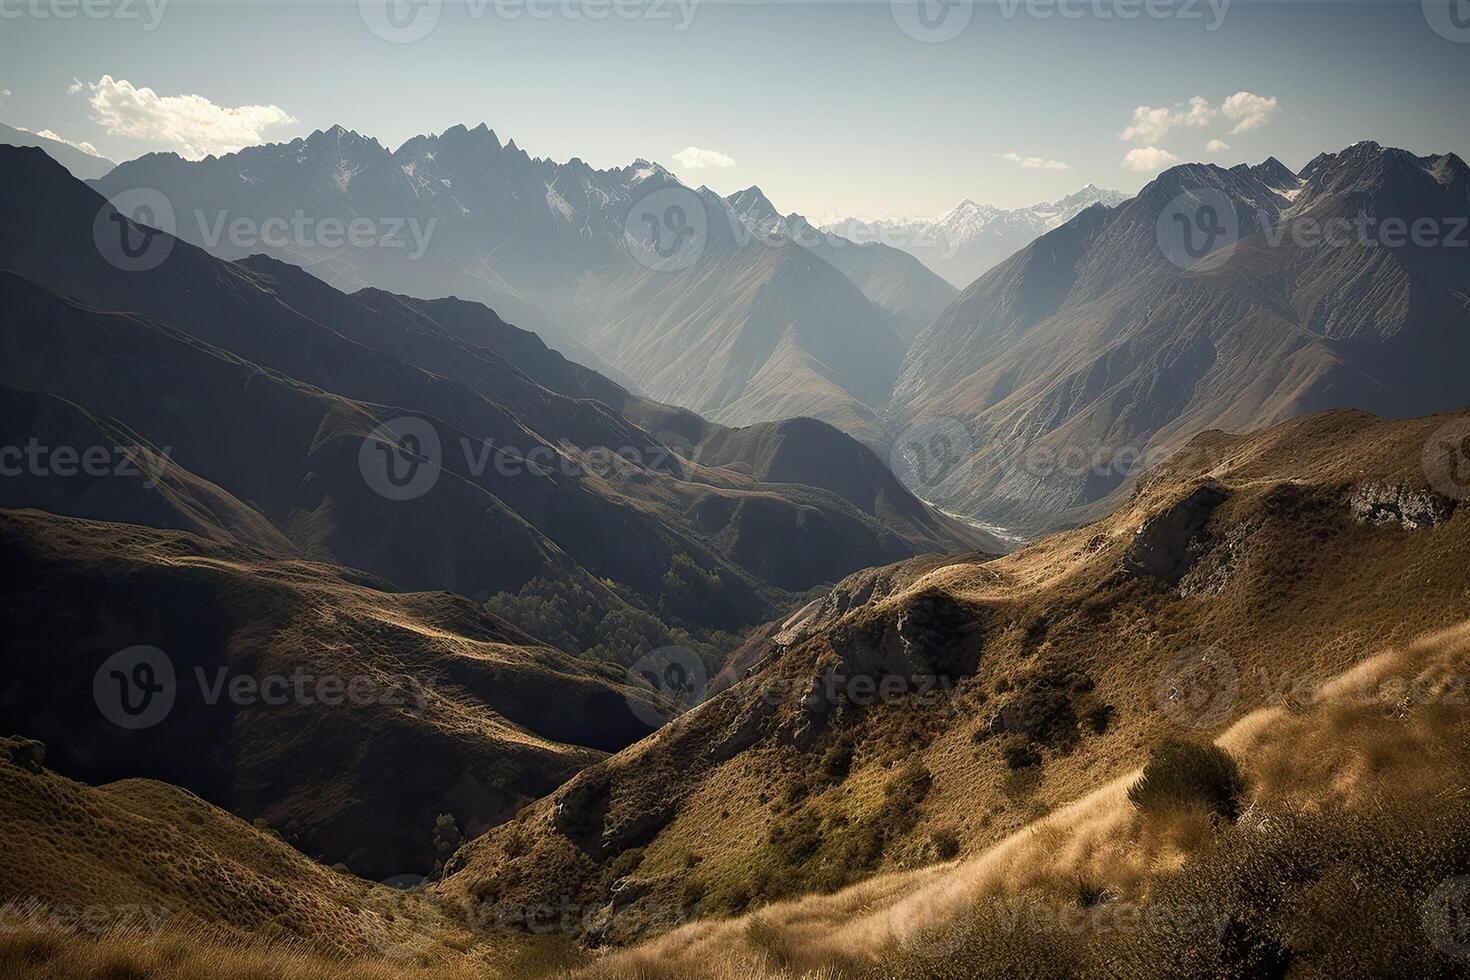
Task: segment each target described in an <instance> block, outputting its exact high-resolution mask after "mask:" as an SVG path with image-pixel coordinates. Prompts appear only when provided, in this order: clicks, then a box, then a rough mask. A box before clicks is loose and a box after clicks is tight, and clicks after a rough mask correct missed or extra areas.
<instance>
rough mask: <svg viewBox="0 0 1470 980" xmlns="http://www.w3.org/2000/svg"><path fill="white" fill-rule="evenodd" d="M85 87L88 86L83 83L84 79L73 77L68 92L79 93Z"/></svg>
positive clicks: (68, 93)
mask: <svg viewBox="0 0 1470 980" xmlns="http://www.w3.org/2000/svg"><path fill="white" fill-rule="evenodd" d="M84 88H86V86H85V85H83V84H82V80H81V79H80V78H73V79H72V80H71V84H70V85H68V86H67V87H66V94H67V95H78V94H80V93H81V91H82V89H84Z"/></svg>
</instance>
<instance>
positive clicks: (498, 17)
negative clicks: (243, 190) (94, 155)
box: [0, 0, 1470, 222]
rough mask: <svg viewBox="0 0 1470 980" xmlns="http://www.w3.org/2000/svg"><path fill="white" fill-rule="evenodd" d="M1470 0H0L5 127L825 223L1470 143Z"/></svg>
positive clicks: (0, 110) (120, 150) (111, 150)
mask: <svg viewBox="0 0 1470 980" xmlns="http://www.w3.org/2000/svg"><path fill="white" fill-rule="evenodd" d="M1452 2H1453V3H1455V4H1457V5H1458V7H1456V8H1450V7H1449V6H1447V5H1446V4H1445V3H1443V2H1442V0H1424V3H1423V4H1421V3H1420V2H1418V0H1412V2H1411V0H1392V2H1389V0H1383V2H1369V0H1357V2H1333V3H1302V2H1286V3H1282V2H1273V3H1262V2H1243V0H1235V2H1232V0H981V2H977V3H974V4H971V3H970V2H969V0H949V2H948V3H947V4H940V3H939V0H894V2H893V3H890V2H888V0H882V2H878V0H868V2H856V0H842V2H810V0H808V2H753V0H724V2H715V0H329V2H320V0H313V2H284V3H281V2H277V3H266V2H257V0H229V2H226V0H0V122H5V123H8V124H10V125H12V126H18V127H22V128H25V129H29V130H31V131H34V132H40V131H43V130H44V131H46V132H48V133H51V134H55V135H56V136H58V137H60V138H63V139H65V140H68V141H70V142H74V143H79V144H81V143H85V144H87V145H88V146H90V147H93V148H95V149H96V150H97V151H98V152H100V153H101V154H103V155H105V156H108V157H110V158H112V159H114V160H122V159H128V158H131V157H135V156H139V155H141V154H143V153H146V152H152V151H160V150H170V151H174V152H179V153H182V154H184V155H186V156H190V157H199V156H202V155H204V154H206V153H223V152H228V151H230V150H233V149H236V148H238V147H239V146H242V145H249V144H252V143H258V142H279V141H288V140H290V139H293V138H296V137H298V136H305V135H307V134H309V133H310V132H312V131H313V130H315V129H325V128H328V127H330V126H331V125H333V124H341V125H343V126H346V127H348V128H350V129H354V130H356V131H358V132H360V133H363V134H365V135H369V136H373V137H375V138H377V139H378V140H379V141H380V142H382V143H384V144H385V145H387V146H389V147H396V146H398V145H399V144H400V143H402V142H403V141H404V140H406V139H408V138H409V137H411V136H413V135H416V134H420V133H428V132H440V131H442V130H444V129H446V128H448V127H450V126H452V125H455V124H456V123H465V124H467V125H471V126H473V125H476V124H478V123H481V122H483V123H485V124H487V125H489V126H490V128H492V129H494V130H495V131H496V132H497V134H499V136H500V137H501V139H502V140H509V139H514V140H515V141H516V143H517V145H519V146H520V147H522V148H523V149H525V150H527V151H528V152H530V153H532V154H533V155H535V156H545V157H551V158H553V159H556V160H566V159H569V158H571V157H574V156H576V157H581V158H582V159H583V160H585V161H587V162H588V163H590V164H592V165H593V166H596V167H618V166H623V165H625V164H627V163H629V162H631V161H632V160H634V159H636V158H640V157H642V158H646V159H650V160H654V161H657V162H659V163H661V164H663V165H664V166H666V167H668V168H669V169H670V170H671V171H673V172H674V173H675V174H676V175H678V176H679V177H680V178H681V179H683V180H684V181H686V182H687V183H690V184H694V185H698V184H707V185H708V186H710V187H712V188H714V189H715V190H718V191H720V192H721V193H730V192H732V191H735V190H738V189H740V188H743V187H747V186H750V185H752V184H758V185H759V186H760V187H761V188H762V189H763V190H764V191H765V192H766V194H767V195H768V196H769V197H770V198H771V199H772V201H773V202H774V203H775V204H776V205H777V206H778V207H779V208H781V209H782V210H783V211H792V210H795V211H800V212H802V213H803V214H805V215H807V216H808V217H809V218H811V219H812V220H814V221H818V222H820V221H824V220H836V219H838V218H841V217H845V216H849V215H858V216H862V217H869V218H881V217H897V216H909V217H921V216H933V215H936V214H939V213H942V212H944V211H946V210H948V209H950V208H952V207H954V206H955V205H956V204H958V203H959V202H960V201H962V200H964V199H966V198H970V199H973V200H976V201H980V202H984V203H989V204H994V205H996V206H999V207H1021V206H1025V205H1029V204H1033V203H1036V202H1038V201H1043V200H1052V199H1055V198H1058V197H1061V196H1063V195H1065V194H1068V193H1071V192H1072V191H1074V190H1076V189H1077V188H1079V187H1081V186H1082V185H1084V184H1088V183H1094V184H1098V185H1100V186H1103V187H1109V188H1115V189H1118V190H1122V191H1129V192H1132V191H1136V190H1137V189H1138V188H1140V187H1141V186H1142V185H1143V184H1144V183H1146V182H1147V181H1148V180H1149V179H1151V178H1152V177H1153V176H1154V175H1155V174H1156V173H1157V172H1158V170H1159V169H1161V168H1163V167H1166V166H1168V165H1170V164H1171V163H1173V162H1181V161H1208V162H1215V163H1219V164H1221V165H1225V166H1230V165H1233V164H1236V163H1240V162H1242V161H1245V162H1249V163H1257V162H1260V161H1261V160H1263V159H1265V158H1266V157H1268V156H1272V155H1274V156H1276V157H1278V158H1280V159H1281V160H1282V161H1283V162H1285V163H1286V164H1287V165H1288V166H1291V167H1293V168H1299V167H1301V166H1302V165H1303V164H1305V163H1306V162H1307V161H1308V160H1310V159H1311V158H1312V157H1314V156H1316V155H1317V154H1318V153H1321V152H1324V151H1333V150H1338V149H1341V148H1343V147H1345V146H1347V145H1349V144H1351V143H1354V142H1357V141H1358V140H1363V139H1372V140H1376V141H1378V142H1380V143H1384V144H1389V145H1395V146H1402V147H1405V148H1408V149H1411V150H1413V151H1415V152H1417V153H1421V154H1429V153H1442V152H1455V153H1458V154H1460V155H1461V156H1467V157H1470V112H1467V111H1466V103H1465V95H1466V92H1467V90H1470V0H1452ZM390 5H391V6H390ZM395 13H396V16H390V14H395ZM1450 13H1455V14H1457V17H1456V18H1451V17H1450V16H1449V14H1450ZM68 15H70V16H68ZM1462 24H1463V25H1466V26H1464V27H1461V26H1460V25H1462ZM420 35H422V36H420Z"/></svg>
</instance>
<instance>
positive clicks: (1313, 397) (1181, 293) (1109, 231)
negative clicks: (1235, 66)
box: [890, 142, 1470, 533]
mask: <svg viewBox="0 0 1470 980" xmlns="http://www.w3.org/2000/svg"><path fill="white" fill-rule="evenodd" d="M1467 220H1470V170H1467V168H1466V165H1465V163H1464V161H1462V160H1460V159H1459V158H1458V157H1457V156H1455V155H1453V154H1445V155H1435V156H1417V155H1415V154H1412V153H1409V152H1407V151H1405V150H1400V149H1393V148H1387V147H1382V146H1379V145H1378V144H1376V143H1368V142H1365V143H1359V144H1356V145H1354V146H1351V147H1349V148H1347V149H1345V150H1343V151H1341V152H1338V153H1324V154H1322V155H1320V156H1318V157H1317V158H1316V159H1314V160H1312V161H1311V162H1310V163H1309V164H1307V166H1306V167H1305V168H1304V169H1303V170H1302V171H1301V172H1300V173H1299V174H1298V173H1293V172H1292V171H1291V170H1289V169H1288V168H1287V167H1285V166H1284V165H1283V164H1281V163H1280V162H1279V161H1276V160H1275V159H1271V160H1268V161H1266V162H1265V163H1263V164H1260V165H1257V166H1247V165H1241V166H1238V167H1234V168H1231V169H1229V170H1226V169H1223V168H1220V167H1217V166H1213V165H1209V164H1188V165H1183V166H1179V167H1174V168H1171V169H1170V170H1167V171H1165V172H1163V173H1162V174H1160V175H1159V176H1158V177H1157V178H1156V179H1154V180H1153V181H1151V182H1150V183H1149V184H1148V185H1147V186H1146V187H1144V188H1143V190H1142V191H1140V192H1139V193H1138V195H1137V196H1136V197H1134V198H1132V199H1131V200H1129V201H1127V202H1125V203H1123V204H1120V205H1116V206H1113V207H1107V206H1104V205H1101V204H1097V205H1093V206H1092V207H1090V208H1088V209H1087V210H1085V211H1083V212H1081V213H1080V214H1078V215H1077V216H1076V217H1074V218H1073V219H1072V220H1070V221H1068V222H1066V223H1065V224H1063V225H1061V226H1060V227H1058V228H1056V229H1054V230H1052V231H1050V232H1048V233H1047V234H1045V235H1043V236H1042V237H1040V238H1038V239H1037V240H1036V241H1035V242H1033V243H1031V244H1030V245H1028V246H1027V247H1025V248H1024V249H1022V250H1021V251H1019V252H1017V253H1016V254H1015V255H1013V256H1012V257H1011V258H1009V259H1007V260H1006V261H1005V262H1003V263H1002V264H1001V265H999V266H997V267H996V268H995V269H993V270H991V271H990V272H989V273H987V274H985V275H984V276H982V277H981V278H980V279H978V280H977V281H976V282H974V283H973V284H972V285H970V286H969V287H968V288H967V289H966V290H965V291H964V292H963V293H962V294H961V295H960V296H959V298H958V299H956V300H955V301H954V303H952V304H951V305H950V306H949V307H948V308H947V309H946V310H945V311H944V312H943V313H941V314H940V315H939V317H938V318H937V319H936V320H935V322H934V323H933V324H932V325H931V326H930V327H929V328H927V329H926V330H925V331H923V332H922V333H920V334H919V335H918V337H917V338H915V340H914V343H913V345H912V346H911V347H910V349H909V351H908V354H907V355H906V356H905V360H904V365H903V369H902V371H901V372H900V375H899V380H898V383H897V385H896V387H895V391H894V395H893V398H892V400H891V406H892V407H891V413H890V414H891V419H892V422H893V427H894V428H895V429H896V430H902V429H905V428H910V427H912V428H916V429H917V430H918V431H920V432H923V431H927V430H925V429H924V427H925V426H935V425H940V426H941V427H948V429H949V430H950V431H953V432H955V433H958V434H957V435H955V436H954V439H953V440H952V441H953V442H955V443H963V444H964V445H963V446H961V447H960V448H958V449H956V450H955V453H954V455H955V457H956V458H955V459H954V460H952V461H951V462H952V464H953V465H952V466H951V467H950V472H949V473H947V474H946V475H945V479H944V483H943V487H942V490H943V494H942V496H943V500H942V502H943V503H944V505H945V506H946V507H948V508H950V509H952V510H956V511H959V512H962V513H967V514H972V515H975V516H978V517H980V518H982V519H984V520H987V521H991V522H994V523H997V524H1000V525H1003V526H1008V527H1012V528H1017V529H1021V530H1023V531H1030V532H1032V533H1034V532H1036V531H1039V530H1044V529H1047V528H1053V527H1059V526H1063V525H1067V524H1075V523H1076V522H1078V521H1079V520H1083V519H1086V518H1087V517H1088V516H1097V515H1098V514H1101V513H1106V512H1107V511H1108V510H1109V509H1110V508H1111V507H1113V506H1114V505H1116V503H1117V502H1118V499H1119V498H1118V496H1117V495H1118V494H1120V493H1123V492H1126V489H1127V488H1128V487H1129V486H1131V484H1132V481H1133V480H1134V479H1135V478H1136V477H1137V475H1138V473H1139V472H1140V471H1141V470H1142V469H1143V468H1145V467H1146V466H1147V465H1148V463H1149V462H1151V461H1152V462H1157V461H1158V460H1159V459H1161V458H1163V456H1164V455H1166V454H1167V453H1168V452H1169V451H1171V450H1172V449H1175V448H1177V447H1178V446H1180V445H1182V444H1184V442H1186V441H1187V440H1188V439H1189V438H1190V437H1191V436H1193V435H1194V434H1196V433H1198V432H1201V431H1203V430H1207V429H1215V428H1219V429H1225V430H1227V431H1237V432H1239V431H1248V430H1253V429H1257V428H1261V427H1263V426H1268V425H1272V424H1274V423H1277V422H1280V421H1284V420H1286V419H1288V418H1291V417H1293V416H1296V415H1302V414H1307V413H1311V412H1318V411H1323V410H1327V409H1331V408H1344V407H1353V408H1361V409H1366V410H1368V411H1372V412H1375V413H1378V414H1381V415H1387V416H1394V417H1406V416H1414V415H1425V414H1429V413H1432V412H1439V411H1447V410H1452V409H1457V408H1462V407H1464V406H1465V405H1466V404H1467V402H1470V384H1467V381H1466V378H1465V376H1464V374H1463V372H1460V371H1459V370H1458V369H1457V367H1456V366H1457V365H1458V364H1460V363H1464V362H1465V360H1466V358H1470V263H1467V262H1466V261H1465V256H1466V254H1467V253H1466V242H1467V239H1470V236H1467V235H1466V233H1465V226H1466V223H1467ZM1411 227H1420V228H1421V229H1424V231H1425V234H1424V235H1423V236H1420V235H1412V236H1411V235H1408V234H1407V229H1409V228H1411ZM1396 228H1398V229H1401V230H1399V231H1398V232H1397V234H1395V229H1396ZM1206 230H1208V232H1209V234H1208V235H1207V234H1205V231H1206ZM1190 242H1193V244H1194V246H1195V252H1196V254H1195V255H1193V256H1191V255H1190V254H1188V250H1189V248H1190ZM930 496H934V494H932V493H931V494H930ZM936 499H938V498H937V497H936Z"/></svg>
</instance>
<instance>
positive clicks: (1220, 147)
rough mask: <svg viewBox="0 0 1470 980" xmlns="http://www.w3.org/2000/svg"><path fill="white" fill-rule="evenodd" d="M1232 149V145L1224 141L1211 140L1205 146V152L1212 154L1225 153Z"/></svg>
mask: <svg viewBox="0 0 1470 980" xmlns="http://www.w3.org/2000/svg"><path fill="white" fill-rule="evenodd" d="M1228 149H1230V144H1229V143H1227V142H1225V141H1224V140H1210V141H1209V142H1208V143H1206V144H1205V150H1206V151H1208V152H1210V153H1224V152H1225V151H1226V150H1228Z"/></svg>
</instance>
